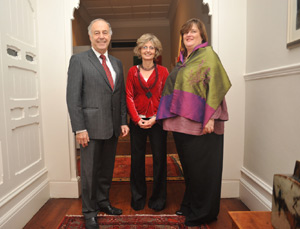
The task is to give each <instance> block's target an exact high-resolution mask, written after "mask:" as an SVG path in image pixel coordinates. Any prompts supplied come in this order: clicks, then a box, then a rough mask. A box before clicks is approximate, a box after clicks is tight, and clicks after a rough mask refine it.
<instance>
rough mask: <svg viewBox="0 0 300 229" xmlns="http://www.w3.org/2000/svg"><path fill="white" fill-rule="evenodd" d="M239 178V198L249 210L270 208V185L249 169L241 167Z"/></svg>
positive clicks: (268, 209)
mask: <svg viewBox="0 0 300 229" xmlns="http://www.w3.org/2000/svg"><path fill="white" fill-rule="evenodd" d="M241 172H242V177H241V179H240V199H241V200H242V202H243V203H244V204H246V205H247V207H248V208H249V209H250V210H251V211H270V210H271V209H272V190H273V188H272V186H270V185H268V184H267V183H266V182H264V181H263V180H262V179H260V178H259V177H258V176H256V175H255V174H253V173H252V172H251V171H250V170H248V169H246V168H245V167H242V169H241Z"/></svg>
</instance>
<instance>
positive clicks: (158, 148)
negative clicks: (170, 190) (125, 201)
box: [130, 121, 167, 210]
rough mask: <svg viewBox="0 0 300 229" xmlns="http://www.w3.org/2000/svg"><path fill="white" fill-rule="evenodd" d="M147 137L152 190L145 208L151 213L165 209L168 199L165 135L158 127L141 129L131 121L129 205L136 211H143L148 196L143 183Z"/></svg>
mask: <svg viewBox="0 0 300 229" xmlns="http://www.w3.org/2000/svg"><path fill="white" fill-rule="evenodd" d="M147 136H149V139H150V145H151V151H152V155H153V190H152V196H151V197H150V200H149V203H148V206H149V207H150V208H152V209H154V210H161V209H163V208H164V207H165V204H166V196H167V183H166V179H167V158H166V155H167V150H166V148H167V147H166V144H167V143H166V141H167V132H166V131H164V130H163V129H162V127H161V125H159V124H157V123H156V124H154V125H153V126H152V128H150V129H142V128H140V127H139V126H138V125H135V124H134V123H133V122H132V121H131V122H130V141H131V173H130V185H131V206H132V208H133V209H135V210H141V209H143V208H144V206H145V203H146V196H147V186H146V180H145V153H146V143H147Z"/></svg>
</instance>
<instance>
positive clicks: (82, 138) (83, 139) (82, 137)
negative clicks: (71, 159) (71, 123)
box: [76, 131, 90, 147]
mask: <svg viewBox="0 0 300 229" xmlns="http://www.w3.org/2000/svg"><path fill="white" fill-rule="evenodd" d="M76 141H77V143H78V144H79V145H82V147H86V146H88V143H89V141H90V138H89V134H88V132H87V131H83V132H80V133H77V134H76Z"/></svg>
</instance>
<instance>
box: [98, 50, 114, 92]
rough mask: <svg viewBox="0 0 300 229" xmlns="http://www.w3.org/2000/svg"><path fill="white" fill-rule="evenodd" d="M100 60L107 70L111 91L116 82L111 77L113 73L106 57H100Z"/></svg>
mask: <svg viewBox="0 0 300 229" xmlns="http://www.w3.org/2000/svg"><path fill="white" fill-rule="evenodd" d="M100 58H101V59H102V66H103V68H104V70H105V73H106V76H107V79H108V81H109V83H110V86H111V89H114V80H113V78H112V76H111V73H110V70H109V68H108V66H107V64H106V57H105V56H104V55H100Z"/></svg>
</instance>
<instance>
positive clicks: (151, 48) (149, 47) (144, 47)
mask: <svg viewBox="0 0 300 229" xmlns="http://www.w3.org/2000/svg"><path fill="white" fill-rule="evenodd" d="M142 49H143V50H147V49H150V50H154V49H155V48H154V47H153V46H143V47H142Z"/></svg>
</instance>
